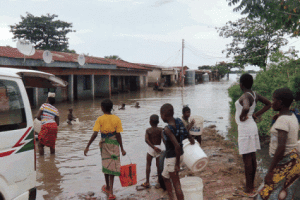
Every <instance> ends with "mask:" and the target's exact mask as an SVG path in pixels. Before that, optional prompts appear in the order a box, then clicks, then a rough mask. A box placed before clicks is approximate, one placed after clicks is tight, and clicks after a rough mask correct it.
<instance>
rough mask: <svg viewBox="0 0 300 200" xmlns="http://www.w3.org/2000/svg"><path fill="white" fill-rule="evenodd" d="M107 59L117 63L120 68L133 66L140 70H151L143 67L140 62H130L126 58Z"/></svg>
mask: <svg viewBox="0 0 300 200" xmlns="http://www.w3.org/2000/svg"><path fill="white" fill-rule="evenodd" d="M105 60H106V61H108V62H110V63H111V64H114V65H116V66H117V67H118V68H132V69H140V70H149V69H148V68H146V67H143V66H141V65H138V64H134V63H130V62H127V61H124V60H115V59H108V58H106V59H105Z"/></svg>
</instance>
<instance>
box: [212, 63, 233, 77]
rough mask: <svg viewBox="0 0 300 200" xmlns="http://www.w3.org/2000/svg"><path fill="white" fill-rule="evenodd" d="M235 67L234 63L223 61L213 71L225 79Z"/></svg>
mask: <svg viewBox="0 0 300 200" xmlns="http://www.w3.org/2000/svg"><path fill="white" fill-rule="evenodd" d="M233 67H234V65H233V64H232V63H226V62H224V61H223V62H220V63H217V64H216V65H215V66H213V67H212V68H211V69H212V70H213V71H214V70H217V71H218V74H219V76H220V78H223V77H224V76H225V75H226V74H228V73H229V72H230V70H231V68H233Z"/></svg>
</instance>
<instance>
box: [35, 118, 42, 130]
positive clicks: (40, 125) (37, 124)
mask: <svg viewBox="0 0 300 200" xmlns="http://www.w3.org/2000/svg"><path fill="white" fill-rule="evenodd" d="M33 129H34V131H35V132H37V133H39V132H40V131H41V129H42V122H41V121H40V120H38V119H37V118H35V119H34V120H33Z"/></svg>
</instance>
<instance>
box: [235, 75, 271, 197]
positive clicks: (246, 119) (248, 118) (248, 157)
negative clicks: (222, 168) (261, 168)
mask: <svg viewBox="0 0 300 200" xmlns="http://www.w3.org/2000/svg"><path fill="white" fill-rule="evenodd" d="M252 84H253V77H252V76H251V75H250V74H243V75H242V76H241V78H240V88H241V90H242V91H243V92H244V94H243V95H242V96H241V97H240V98H239V99H238V100H237V101H236V102H235V107H236V112H235V121H236V123H237V125H238V147H239V154H241V155H242V156H243V162H244V167H245V177H246V188H245V190H244V191H238V192H237V193H238V194H239V195H240V196H246V197H252V196H253V195H254V194H255V189H254V179H255V173H256V168H257V162H256V150H258V149H260V142H259V136H258V129H257V125H256V123H255V121H254V120H255V119H256V118H257V117H258V116H260V115H262V114H263V113H264V112H266V111H267V110H269V109H270V107H271V102H270V101H269V100H268V99H266V98H265V97H262V96H260V95H259V94H257V93H256V92H254V91H252V90H251V87H252ZM257 101H260V102H262V103H263V104H265V106H264V107H263V108H262V109H261V110H259V111H258V112H256V113H254V110H255V106H256V104H257Z"/></svg>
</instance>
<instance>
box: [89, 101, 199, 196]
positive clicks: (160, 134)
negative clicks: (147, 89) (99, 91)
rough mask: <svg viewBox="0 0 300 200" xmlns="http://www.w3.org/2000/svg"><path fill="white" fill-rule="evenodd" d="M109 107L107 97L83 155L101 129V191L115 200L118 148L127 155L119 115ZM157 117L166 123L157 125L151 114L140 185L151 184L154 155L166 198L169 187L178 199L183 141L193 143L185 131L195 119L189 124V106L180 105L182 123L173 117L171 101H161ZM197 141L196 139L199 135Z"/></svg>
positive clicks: (157, 121) (170, 192) (156, 119)
mask: <svg viewBox="0 0 300 200" xmlns="http://www.w3.org/2000/svg"><path fill="white" fill-rule="evenodd" d="M138 106H139V105H138ZM112 108H113V103H112V101H111V100H110V99H105V100H104V101H102V103H101V109H102V111H103V113H104V114H103V115H102V116H100V117H99V118H98V119H97V120H96V122H95V126H94V128H93V131H94V133H93V135H92V137H91V139H90V141H89V142H88V145H87V147H86V149H85V150H84V155H87V153H88V151H89V147H90V145H91V144H92V142H93V141H94V140H95V139H96V137H97V136H98V133H99V131H100V132H101V141H100V144H99V146H100V150H101V157H102V172H103V173H104V175H105V181H106V185H103V186H102V191H103V192H105V193H107V194H108V199H116V196H115V195H114V194H113V185H114V176H119V175H120V166H121V165H120V150H121V152H122V155H123V156H124V155H126V151H125V150H124V148H123V143H122V137H121V134H120V133H121V132H123V128H122V123H121V120H120V118H119V117H117V116H116V115H113V114H112V113H111V110H112ZM160 116H161V119H162V120H163V121H164V122H165V123H167V124H168V125H167V126H166V127H165V128H164V129H163V128H160V127H158V123H159V116H158V115H155V114H154V115H151V116H150V125H151V127H150V128H148V129H147V130H146V135H145V142H146V143H147V144H148V146H149V147H148V152H147V167H146V182H145V183H143V184H142V186H143V187H146V188H148V187H150V183H149V177H150V169H151V162H152V159H153V158H156V166H157V170H158V173H161V174H162V176H163V180H164V183H165V186H166V190H167V192H168V195H169V199H170V200H172V199H174V196H173V192H172V188H174V189H175V193H176V197H177V199H184V196H183V192H182V190H181V185H180V180H179V174H178V172H179V170H180V163H181V161H182V155H183V144H182V141H183V140H184V139H188V140H189V141H190V143H191V144H192V145H193V144H195V140H194V138H193V137H192V136H191V135H190V134H189V131H188V130H189V129H190V128H191V127H192V126H193V123H194V122H192V123H189V121H188V118H189V116H190V109H189V108H188V107H184V108H183V117H182V119H183V120H184V122H183V120H182V119H180V118H174V108H173V106H172V105H171V104H164V105H163V106H162V107H161V108H160ZM197 140H198V141H199V138H197ZM162 141H163V142H164V144H165V147H166V158H165V160H164V168H163V171H162V172H160V171H159V166H158V165H159V160H158V157H159V155H160V153H161V152H162V148H161V142H162ZM200 142H201V137H200Z"/></svg>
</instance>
